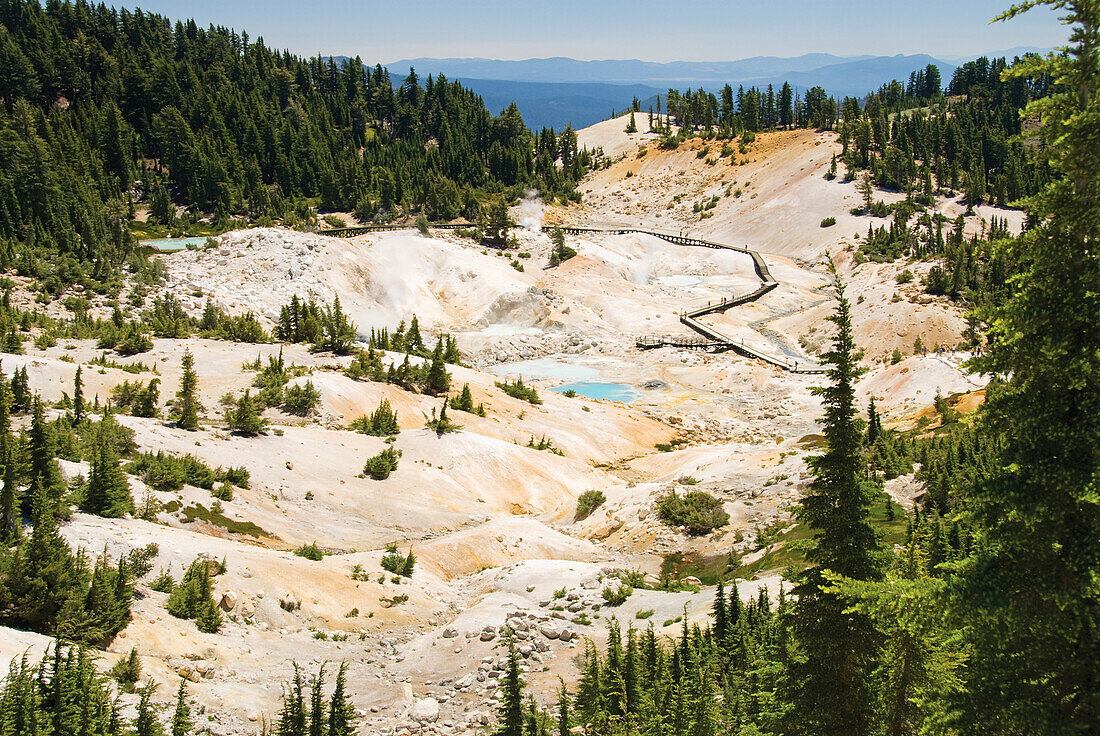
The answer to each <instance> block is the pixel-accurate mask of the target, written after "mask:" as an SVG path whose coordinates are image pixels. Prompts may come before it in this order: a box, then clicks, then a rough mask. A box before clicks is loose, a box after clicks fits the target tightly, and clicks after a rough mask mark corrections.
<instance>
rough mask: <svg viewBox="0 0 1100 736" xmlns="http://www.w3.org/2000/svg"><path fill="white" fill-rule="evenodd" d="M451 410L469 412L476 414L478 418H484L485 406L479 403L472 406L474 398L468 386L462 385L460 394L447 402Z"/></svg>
mask: <svg viewBox="0 0 1100 736" xmlns="http://www.w3.org/2000/svg"><path fill="white" fill-rule="evenodd" d="M448 403H449V404H450V407H451V408H452V409H457V410H458V411H465V412H469V413H470V414H476V415H477V416H479V417H483V416H485V404H481V403H479V404H478V405H477V406H474V396H473V394H471V393H470V384H468V383H467V384H464V385H463V386H462V392H461V393H460V394H459V395H458V396H455V397H453V398H452V399H451V400H450V401H449V402H448Z"/></svg>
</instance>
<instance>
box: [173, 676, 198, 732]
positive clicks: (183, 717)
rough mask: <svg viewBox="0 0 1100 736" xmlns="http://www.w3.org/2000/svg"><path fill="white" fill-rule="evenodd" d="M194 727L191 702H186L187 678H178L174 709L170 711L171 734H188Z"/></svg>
mask: <svg viewBox="0 0 1100 736" xmlns="http://www.w3.org/2000/svg"><path fill="white" fill-rule="evenodd" d="M194 728H195V723H194V721H192V720H191V704H190V703H188V702H187V680H185V679H183V678H180V686H179V690H177V691H176V709H175V710H174V711H173V712H172V736H190V735H191V731H192V730H193V729H194Z"/></svg>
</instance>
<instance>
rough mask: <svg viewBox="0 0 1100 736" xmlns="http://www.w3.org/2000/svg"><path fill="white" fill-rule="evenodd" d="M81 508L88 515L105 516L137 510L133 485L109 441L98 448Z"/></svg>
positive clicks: (103, 442)
mask: <svg viewBox="0 0 1100 736" xmlns="http://www.w3.org/2000/svg"><path fill="white" fill-rule="evenodd" d="M80 508H81V510H82V511H86V512H88V513H89V514H96V515H98V516H106V517H119V516H122V515H123V514H128V513H132V512H133V510H134V501H133V498H132V497H131V496H130V483H129V481H127V480H126V474H125V473H123V472H122V468H121V467H120V466H119V462H118V456H117V455H116V454H115V451H114V448H113V447H112V446H111V443H110V442H106V441H102V440H101V441H100V442H99V446H98V447H96V448H95V454H94V455H93V456H92V463H91V471H90V472H89V474H88V484H87V487H86V489H85V491H84V499H83V501H82V502H81V504H80Z"/></svg>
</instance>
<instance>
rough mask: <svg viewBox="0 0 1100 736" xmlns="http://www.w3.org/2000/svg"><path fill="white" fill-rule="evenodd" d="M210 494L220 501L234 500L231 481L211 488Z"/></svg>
mask: <svg viewBox="0 0 1100 736" xmlns="http://www.w3.org/2000/svg"><path fill="white" fill-rule="evenodd" d="M210 495H211V496H213V497H214V498H216V499H218V500H219V501H232V500H233V486H232V485H231V484H229V483H222V484H221V485H220V486H218V487H216V488H214V489H213V490H211V491H210Z"/></svg>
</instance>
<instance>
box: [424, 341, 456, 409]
mask: <svg viewBox="0 0 1100 736" xmlns="http://www.w3.org/2000/svg"><path fill="white" fill-rule="evenodd" d="M450 388H451V375H450V374H449V373H447V364H446V363H444V362H443V343H442V341H439V340H437V341H436V343H435V350H433V351H432V363H431V366H430V367H429V368H428V377H427V378H426V379H425V381H424V393H426V394H428V395H429V396H438V395H439V394H442V393H446V392H447V391H448V390H450Z"/></svg>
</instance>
